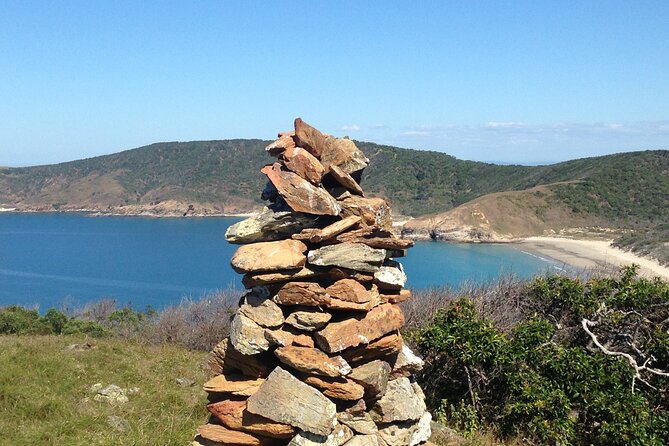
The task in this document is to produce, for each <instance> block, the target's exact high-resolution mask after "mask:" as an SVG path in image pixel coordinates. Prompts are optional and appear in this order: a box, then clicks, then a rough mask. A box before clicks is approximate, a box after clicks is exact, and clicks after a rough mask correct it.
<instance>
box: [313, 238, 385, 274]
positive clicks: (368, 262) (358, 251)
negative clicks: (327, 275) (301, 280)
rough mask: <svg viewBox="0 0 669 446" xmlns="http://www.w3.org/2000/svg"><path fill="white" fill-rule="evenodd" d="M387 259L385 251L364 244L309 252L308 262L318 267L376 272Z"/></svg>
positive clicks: (350, 244) (337, 246) (328, 247)
mask: <svg viewBox="0 0 669 446" xmlns="http://www.w3.org/2000/svg"><path fill="white" fill-rule="evenodd" d="M385 258H386V251H385V249H374V248H370V247H369V246H367V245H364V244H362V243H340V244H338V245H329V246H324V247H322V248H319V249H315V250H313V251H309V254H308V255H307V260H308V262H309V263H310V264H312V265H317V266H339V267H342V268H348V269H352V270H356V271H367V272H375V271H378V270H379V268H380V267H381V263H382V262H383V260H384V259H385Z"/></svg>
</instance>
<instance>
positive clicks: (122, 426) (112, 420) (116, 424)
mask: <svg viewBox="0 0 669 446" xmlns="http://www.w3.org/2000/svg"><path fill="white" fill-rule="evenodd" d="M107 424H108V425H109V426H110V427H111V428H112V429H114V430H115V431H118V432H128V431H129V430H130V423H128V422H127V421H126V420H124V419H123V418H121V417H119V416H116V415H110V416H108V417H107Z"/></svg>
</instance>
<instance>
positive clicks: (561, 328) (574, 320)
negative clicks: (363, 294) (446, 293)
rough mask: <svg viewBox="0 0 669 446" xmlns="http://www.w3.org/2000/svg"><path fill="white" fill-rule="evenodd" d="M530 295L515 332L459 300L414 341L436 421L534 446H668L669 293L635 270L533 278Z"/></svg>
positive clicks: (526, 292) (520, 301)
mask: <svg viewBox="0 0 669 446" xmlns="http://www.w3.org/2000/svg"><path fill="white" fill-rule="evenodd" d="M523 295H524V296H523V298H522V299H518V300H517V302H516V304H515V305H516V306H517V307H519V308H517V310H518V314H522V317H521V318H519V321H518V322H517V323H516V324H515V325H514V327H513V328H511V329H508V328H505V329H504V330H502V329H500V328H499V327H497V326H496V325H495V324H493V323H492V322H491V321H490V320H489V319H487V318H485V317H482V315H481V312H480V311H479V310H480V309H479V308H477V306H476V305H475V303H474V302H473V301H472V300H469V299H460V300H456V301H453V302H452V303H451V304H450V305H448V307H447V308H445V309H443V310H440V311H438V312H437V313H436V315H435V317H434V320H433V321H432V323H431V324H429V325H428V326H426V327H424V328H423V329H421V330H418V331H417V332H416V334H415V336H414V340H415V342H416V343H417V345H418V347H419V350H420V352H421V353H422V354H423V356H424V357H425V359H426V361H427V364H428V366H427V367H426V369H425V370H424V371H423V374H422V376H421V377H420V380H421V384H422V385H423V387H424V389H425V391H426V395H427V396H428V399H429V402H430V403H431V405H432V407H433V408H434V409H436V412H437V415H438V416H440V417H441V418H442V419H444V420H448V422H450V423H451V424H452V425H454V426H456V427H458V428H460V429H462V430H465V431H467V430H469V431H475V430H480V429H486V430H493V431H496V432H497V434H498V435H500V436H502V437H505V438H513V437H515V438H527V439H529V440H531V441H532V442H535V443H539V444H583V445H590V444H592V445H663V444H668V443H669V414H668V413H667V409H669V404H668V402H667V392H668V391H669V375H668V376H664V375H662V374H661V373H662V371H667V370H669V335H668V334H667V328H668V327H669V284H668V283H666V282H663V281H661V280H659V279H656V280H648V279H642V278H638V277H637V276H636V269H635V268H632V267H630V268H628V269H626V270H624V272H623V273H622V274H621V276H620V277H616V278H593V279H590V280H588V281H582V280H579V279H572V278H568V277H561V276H546V277H541V278H537V279H535V280H534V281H533V282H531V283H529V284H528V285H527V286H526V287H525V289H524V290H523ZM498 297H499V298H500V299H504V296H498ZM500 308H504V305H501V306H500ZM586 328H587V331H586ZM588 331H589V332H590V333H591V334H589V333H588ZM593 337H594V338H593ZM594 339H596V340H597V342H598V343H599V344H600V346H601V347H603V349H602V348H600V346H597V345H596V344H595V343H594ZM604 351H606V352H608V353H609V354H605V353H604ZM623 354H624V355H627V356H622V355H623ZM633 365H636V369H635V368H634V367H633Z"/></svg>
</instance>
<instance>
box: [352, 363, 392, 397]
mask: <svg viewBox="0 0 669 446" xmlns="http://www.w3.org/2000/svg"><path fill="white" fill-rule="evenodd" d="M389 376H390V364H388V363H387V362H385V361H381V360H378V359H377V360H376V361H372V362H368V363H367V364H364V365H361V366H358V367H356V368H355V369H353V371H352V372H351V374H350V376H349V378H351V379H352V380H353V381H355V382H357V383H358V384H360V385H362V386H363V387H364V388H365V398H366V399H368V400H369V399H376V398H377V397H380V396H381V395H383V394H384V393H386V388H387V386H388V377H389Z"/></svg>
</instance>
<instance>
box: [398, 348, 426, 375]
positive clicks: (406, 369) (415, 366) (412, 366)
mask: <svg viewBox="0 0 669 446" xmlns="http://www.w3.org/2000/svg"><path fill="white" fill-rule="evenodd" d="M424 364H425V363H424V362H423V360H422V359H420V358H419V357H418V356H416V354H415V353H414V352H413V351H412V350H411V349H410V348H409V347H408V346H407V345H406V344H404V345H403V346H402V350H401V351H400V352H399V354H398V355H397V359H396V360H395V364H393V370H392V373H391V376H392V377H393V378H396V377H400V376H405V377H409V376H411V375H414V374H416V373H418V372H420V371H421V370H422V368H423V366H424Z"/></svg>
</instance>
